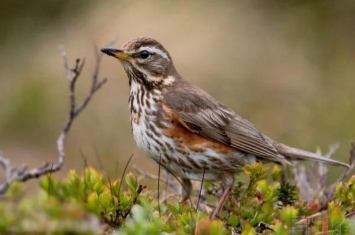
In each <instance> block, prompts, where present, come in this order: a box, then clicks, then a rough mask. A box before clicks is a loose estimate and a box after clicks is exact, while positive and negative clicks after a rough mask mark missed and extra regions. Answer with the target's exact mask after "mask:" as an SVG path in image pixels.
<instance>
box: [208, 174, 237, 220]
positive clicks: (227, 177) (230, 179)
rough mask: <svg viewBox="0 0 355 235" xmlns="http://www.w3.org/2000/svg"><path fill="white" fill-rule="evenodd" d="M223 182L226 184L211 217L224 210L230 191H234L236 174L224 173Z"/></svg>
mask: <svg viewBox="0 0 355 235" xmlns="http://www.w3.org/2000/svg"><path fill="white" fill-rule="evenodd" d="M222 183H223V186H224V191H223V194H222V196H221V197H220V199H219V201H218V203H217V205H216V208H215V209H214V210H213V212H212V214H211V215H210V219H214V218H215V217H216V215H218V214H219V212H220V211H221V210H222V208H223V205H224V202H225V201H226V200H227V198H228V195H229V193H230V192H231V191H232V188H233V185H234V175H233V174H231V173H224V174H223V181H222Z"/></svg>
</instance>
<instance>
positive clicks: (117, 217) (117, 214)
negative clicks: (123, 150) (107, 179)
mask: <svg viewBox="0 0 355 235" xmlns="http://www.w3.org/2000/svg"><path fill="white" fill-rule="evenodd" d="M132 157H133V154H131V156H130V157H129V159H128V162H127V163H126V166H125V167H124V170H123V173H122V176H121V180H120V185H119V186H118V200H120V194H121V187H122V181H123V176H124V175H125V174H126V170H127V168H128V165H129V163H130V162H131V160H132ZM110 184H111V183H110ZM110 187H111V185H110ZM110 189H111V192H112V187H111V188H110ZM119 212H120V211H119V209H118V207H117V209H116V216H115V219H114V221H113V223H114V224H117V223H118V220H119V219H120V218H119V217H120V213H119Z"/></svg>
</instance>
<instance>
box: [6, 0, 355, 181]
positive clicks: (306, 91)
mask: <svg viewBox="0 0 355 235" xmlns="http://www.w3.org/2000/svg"><path fill="white" fill-rule="evenodd" d="M354 23H355V1H352V0H344V1H341V2H340V1H335V0H333V1H331V0H328V1H292V0H289V1H276V0H270V1H263V0H254V1H194V2H192V1H189V2H187V1H180V2H178V1H131V0H127V1H69V0H66V1H62V0H52V1H46V0H37V1H17V0H13V1H0V28H1V34H0V46H1V53H0V68H1V69H0V105H1V106H0V107H1V109H0V149H1V150H2V151H3V153H4V155H5V156H6V157H7V158H9V159H10V160H11V161H12V163H13V164H15V165H20V164H21V163H28V164H29V165H30V166H37V165H38V164H40V163H42V162H43V161H50V162H53V161H56V158H57V152H56V146H55V141H56V139H57V136H58V134H59V132H60V131H61V128H62V125H63V123H64V121H65V119H66V118H67V114H68V104H69V103H68V94H69V93H68V84H67V81H66V79H65V72H64V68H63V62H62V58H61V55H60V52H59V49H58V46H59V45H60V44H63V45H64V46H65V48H66V51H67V54H68V57H69V62H70V63H71V65H74V62H75V59H76V58H79V57H80V58H82V57H85V58H86V62H87V63H86V66H85V68H84V72H83V75H82V76H81V77H80V81H79V83H78V86H77V88H78V94H77V95H78V99H80V98H83V97H84V96H85V94H86V92H87V91H88V89H89V85H90V82H91V75H92V72H93V70H94V62H95V57H94V47H93V44H96V45H97V46H98V47H99V48H100V47H103V46H105V45H106V44H107V42H109V41H111V40H112V39H114V38H115V37H116V35H118V41H117V43H116V44H115V45H114V46H115V47H120V46H121V45H122V44H123V43H124V42H126V41H127V40H129V39H132V38H135V37H138V36H147V37H152V38H155V39H157V40H158V41H160V42H161V43H162V44H163V45H164V46H165V47H166V48H167V49H168V51H169V52H170V54H171V56H172V57H173V60H174V63H175V66H176V67H177V69H178V71H179V72H180V74H181V75H182V76H183V77H184V78H185V79H187V80H189V81H190V82H191V83H194V84H196V85H198V86H200V87H202V88H203V89H205V90H207V91H208V92H209V93H211V94H212V95H214V96H215V97H216V98H218V99H219V100H220V101H222V102H223V103H225V104H226V105H227V106H229V107H231V108H232V109H234V110H235V111H236V112H237V113H239V114H240V115H241V116H243V117H245V118H247V119H249V120H250V121H251V122H253V123H254V124H255V125H256V126H257V127H258V128H259V129H260V130H261V131H262V132H263V133H265V134H267V135H268V136H270V137H272V138H274V139H276V140H278V141H281V142H284V143H286V144H289V145H291V146H297V147H300V148H304V149H307V150H311V151H314V150H315V148H316V147H317V146H320V147H321V148H322V149H323V151H327V149H328V146H329V145H330V144H332V143H334V142H337V141H339V142H340V143H341V144H342V145H341V148H340V149H339V151H338V152H337V154H336V156H335V158H337V159H340V160H342V161H347V160H348V151H349V147H350V141H351V140H352V139H353V138H354V137H355V60H354V59H355V30H354ZM101 77H108V79H109V81H108V84H107V85H105V86H104V87H103V88H102V89H101V90H100V91H99V92H98V93H97V94H96V95H95V97H94V99H93V100H92V102H91V103H90V105H89V107H88V108H87V109H86V110H84V112H83V113H82V114H81V115H80V116H79V118H78V119H77V120H75V123H74V126H73V128H72V129H71V132H70V133H69V136H68V139H67V144H66V153H67V159H66V164H65V167H64V169H63V170H62V171H61V172H59V173H57V175H58V176H62V175H65V174H66V173H67V172H68V170H70V169H75V170H77V171H79V172H81V171H82V170H83V167H84V163H83V158H82V154H81V152H82V153H83V155H84V156H85V157H86V158H87V159H88V164H89V165H91V166H95V167H99V168H100V167H101V166H102V168H103V169H104V171H105V172H107V173H108V174H109V175H110V176H112V177H113V176H117V175H121V174H122V172H123V168H124V166H125V165H126V163H127V160H128V158H129V156H130V155H131V154H134V157H133V160H132V162H133V164H137V165H138V166H139V167H140V168H143V169H145V170H149V171H151V172H153V173H154V172H156V170H157V167H156V166H155V164H154V163H153V162H151V161H150V160H148V159H147V158H146V157H145V156H144V155H143V154H142V153H141V152H140V151H139V150H138V149H137V148H136V147H135V144H134V141H133V138H132V134H131V129H130V122H129V112H128V104H127V100H128V89H129V88H128V79H127V77H126V74H125V73H124V70H123V68H122V67H121V65H120V64H119V62H118V61H116V60H114V59H113V58H109V57H104V58H103V61H102V67H101ZM100 162H101V163H100ZM340 170H343V169H339V168H332V172H334V177H335V176H336V175H337V173H339V171H340ZM0 175H2V171H1V170H0ZM0 178H1V176H0Z"/></svg>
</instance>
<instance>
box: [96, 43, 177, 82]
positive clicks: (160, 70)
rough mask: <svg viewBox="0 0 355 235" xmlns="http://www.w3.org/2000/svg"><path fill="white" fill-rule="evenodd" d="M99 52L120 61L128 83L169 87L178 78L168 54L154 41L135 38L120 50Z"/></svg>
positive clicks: (108, 49) (109, 49)
mask: <svg viewBox="0 0 355 235" xmlns="http://www.w3.org/2000/svg"><path fill="white" fill-rule="evenodd" d="M101 51H102V52H103V53H105V54H107V55H109V56H113V57H115V58H117V59H119V60H120V62H121V63H122V65H123V67H124V69H125V71H126V73H127V75H128V77H129V79H130V82H131V81H132V80H133V81H135V82H138V83H141V84H144V85H146V86H149V87H151V88H153V87H156V86H161V85H171V84H172V83H174V81H175V80H176V79H177V78H179V75H178V74H177V72H176V70H175V67H174V64H173V61H172V59H171V57H170V55H169V53H168V52H167V50H165V48H164V47H163V46H162V45H161V44H160V43H159V42H157V41H156V40H154V39H151V38H136V39H132V40H130V41H128V42H127V43H125V44H124V45H123V46H122V48H121V49H113V48H103V49H101Z"/></svg>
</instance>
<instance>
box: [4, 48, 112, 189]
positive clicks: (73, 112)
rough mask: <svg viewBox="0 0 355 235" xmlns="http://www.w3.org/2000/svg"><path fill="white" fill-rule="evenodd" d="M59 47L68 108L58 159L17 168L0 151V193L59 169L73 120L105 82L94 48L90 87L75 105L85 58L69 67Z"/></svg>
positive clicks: (59, 144)
mask: <svg viewBox="0 0 355 235" xmlns="http://www.w3.org/2000/svg"><path fill="white" fill-rule="evenodd" d="M59 49H60V52H61V55H62V59H63V65H64V69H65V77H66V79H67V81H68V85H69V91H70V99H69V105H70V106H69V107H70V108H69V109H70V110H69V115H68V118H67V120H66V122H65V124H64V125H63V128H62V131H61V132H60V134H59V137H58V139H57V151H58V160H57V162H56V163H53V164H49V163H48V162H46V163H44V164H43V165H42V166H40V167H37V168H33V169H30V170H28V169H27V166H26V165H24V166H21V167H19V168H16V167H12V166H11V164H10V161H9V160H8V159H6V158H5V157H4V156H2V154H1V153H0V165H1V167H2V168H3V169H4V170H5V181H4V182H2V183H1V184H0V195H1V194H4V193H5V192H6V190H7V189H8V188H9V186H10V184H11V183H12V182H14V181H20V182H25V181H27V180H30V179H33V178H38V177H40V176H42V175H45V174H48V173H53V172H56V171H59V170H60V169H61V168H62V167H63V165H64V161H65V151H64V145H65V140H66V137H67V135H68V133H69V130H70V128H71V126H72V124H73V122H74V120H75V119H76V117H77V116H78V115H79V114H80V113H81V112H82V111H83V110H84V109H85V108H86V107H87V105H88V104H89V102H90V100H91V99H92V97H93V96H94V94H95V93H96V92H97V91H98V90H99V89H100V88H101V87H102V86H103V85H104V84H105V83H106V82H107V79H106V78H104V79H102V80H99V79H98V77H99V69H100V64H101V55H100V54H99V53H98V50H96V54H95V55H96V66H95V70H94V73H93V75H92V83H91V89H90V91H89V93H88V94H87V96H86V97H85V99H84V101H83V102H82V103H80V104H79V105H77V103H76V94H75V89H76V82H77V80H78V78H79V77H80V75H81V72H82V69H83V67H84V65H85V59H77V60H76V63H75V66H74V68H70V67H69V63H68V57H67V54H66V51H65V49H64V47H63V46H60V47H59Z"/></svg>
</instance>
